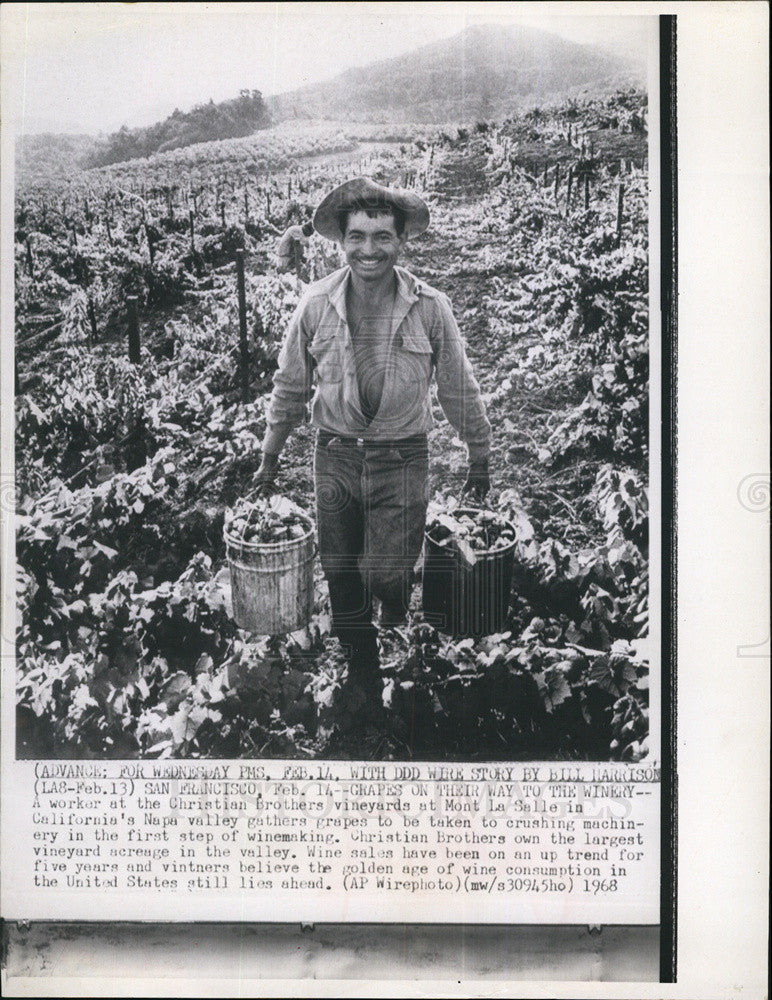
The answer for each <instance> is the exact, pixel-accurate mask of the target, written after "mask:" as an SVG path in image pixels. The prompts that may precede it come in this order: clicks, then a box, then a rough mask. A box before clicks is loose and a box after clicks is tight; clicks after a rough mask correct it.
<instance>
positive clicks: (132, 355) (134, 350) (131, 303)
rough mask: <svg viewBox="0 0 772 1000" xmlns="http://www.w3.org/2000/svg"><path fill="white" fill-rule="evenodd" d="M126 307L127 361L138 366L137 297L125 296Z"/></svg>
mask: <svg viewBox="0 0 772 1000" xmlns="http://www.w3.org/2000/svg"><path fill="white" fill-rule="evenodd" d="M126 307H127V309H128V314H129V361H131V363H132V364H135V365H138V364H139V357H140V340H139V313H138V310H137V296H136V295H127V296H126Z"/></svg>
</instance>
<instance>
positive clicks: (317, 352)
mask: <svg viewBox="0 0 772 1000" xmlns="http://www.w3.org/2000/svg"><path fill="white" fill-rule="evenodd" d="M308 353H309V354H310V355H312V357H313V359H314V361H315V363H316V371H317V373H318V375H319V381H320V382H340V381H341V380H342V378H343V350H342V348H341V344H340V340H339V339H338V337H337V336H336V335H335V334H334V333H330V332H327V331H320V332H319V333H318V334H317V335H316V336H315V337H314V339H313V340H312V342H311V343H310V344H309V345H308Z"/></svg>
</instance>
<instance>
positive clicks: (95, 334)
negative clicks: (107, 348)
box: [88, 295, 99, 347]
mask: <svg viewBox="0 0 772 1000" xmlns="http://www.w3.org/2000/svg"><path fill="white" fill-rule="evenodd" d="M88 321H89V323H90V324H91V341H90V343H89V347H91V344H95V343H96V342H97V340H98V339H99V331H98V330H97V321H96V312H95V310H94V300H93V299H92V298H91V296H90V295H89V297H88Z"/></svg>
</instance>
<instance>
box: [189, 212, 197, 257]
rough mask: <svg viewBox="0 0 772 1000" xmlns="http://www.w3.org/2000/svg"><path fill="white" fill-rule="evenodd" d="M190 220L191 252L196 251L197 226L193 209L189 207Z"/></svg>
mask: <svg viewBox="0 0 772 1000" xmlns="http://www.w3.org/2000/svg"><path fill="white" fill-rule="evenodd" d="M188 221H189V222H190V253H191V255H192V254H194V253H195V252H196V226H195V223H194V221H193V209H192V208H189V209H188Z"/></svg>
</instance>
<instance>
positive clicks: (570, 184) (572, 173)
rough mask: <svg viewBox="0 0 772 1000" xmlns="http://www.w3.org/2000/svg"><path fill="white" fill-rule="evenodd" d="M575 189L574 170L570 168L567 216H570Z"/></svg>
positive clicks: (567, 190)
mask: <svg viewBox="0 0 772 1000" xmlns="http://www.w3.org/2000/svg"><path fill="white" fill-rule="evenodd" d="M573 187H574V168H573V167H569V168H568V187H567V189H566V215H568V213H569V210H570V208H571V191H572V190H573Z"/></svg>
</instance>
